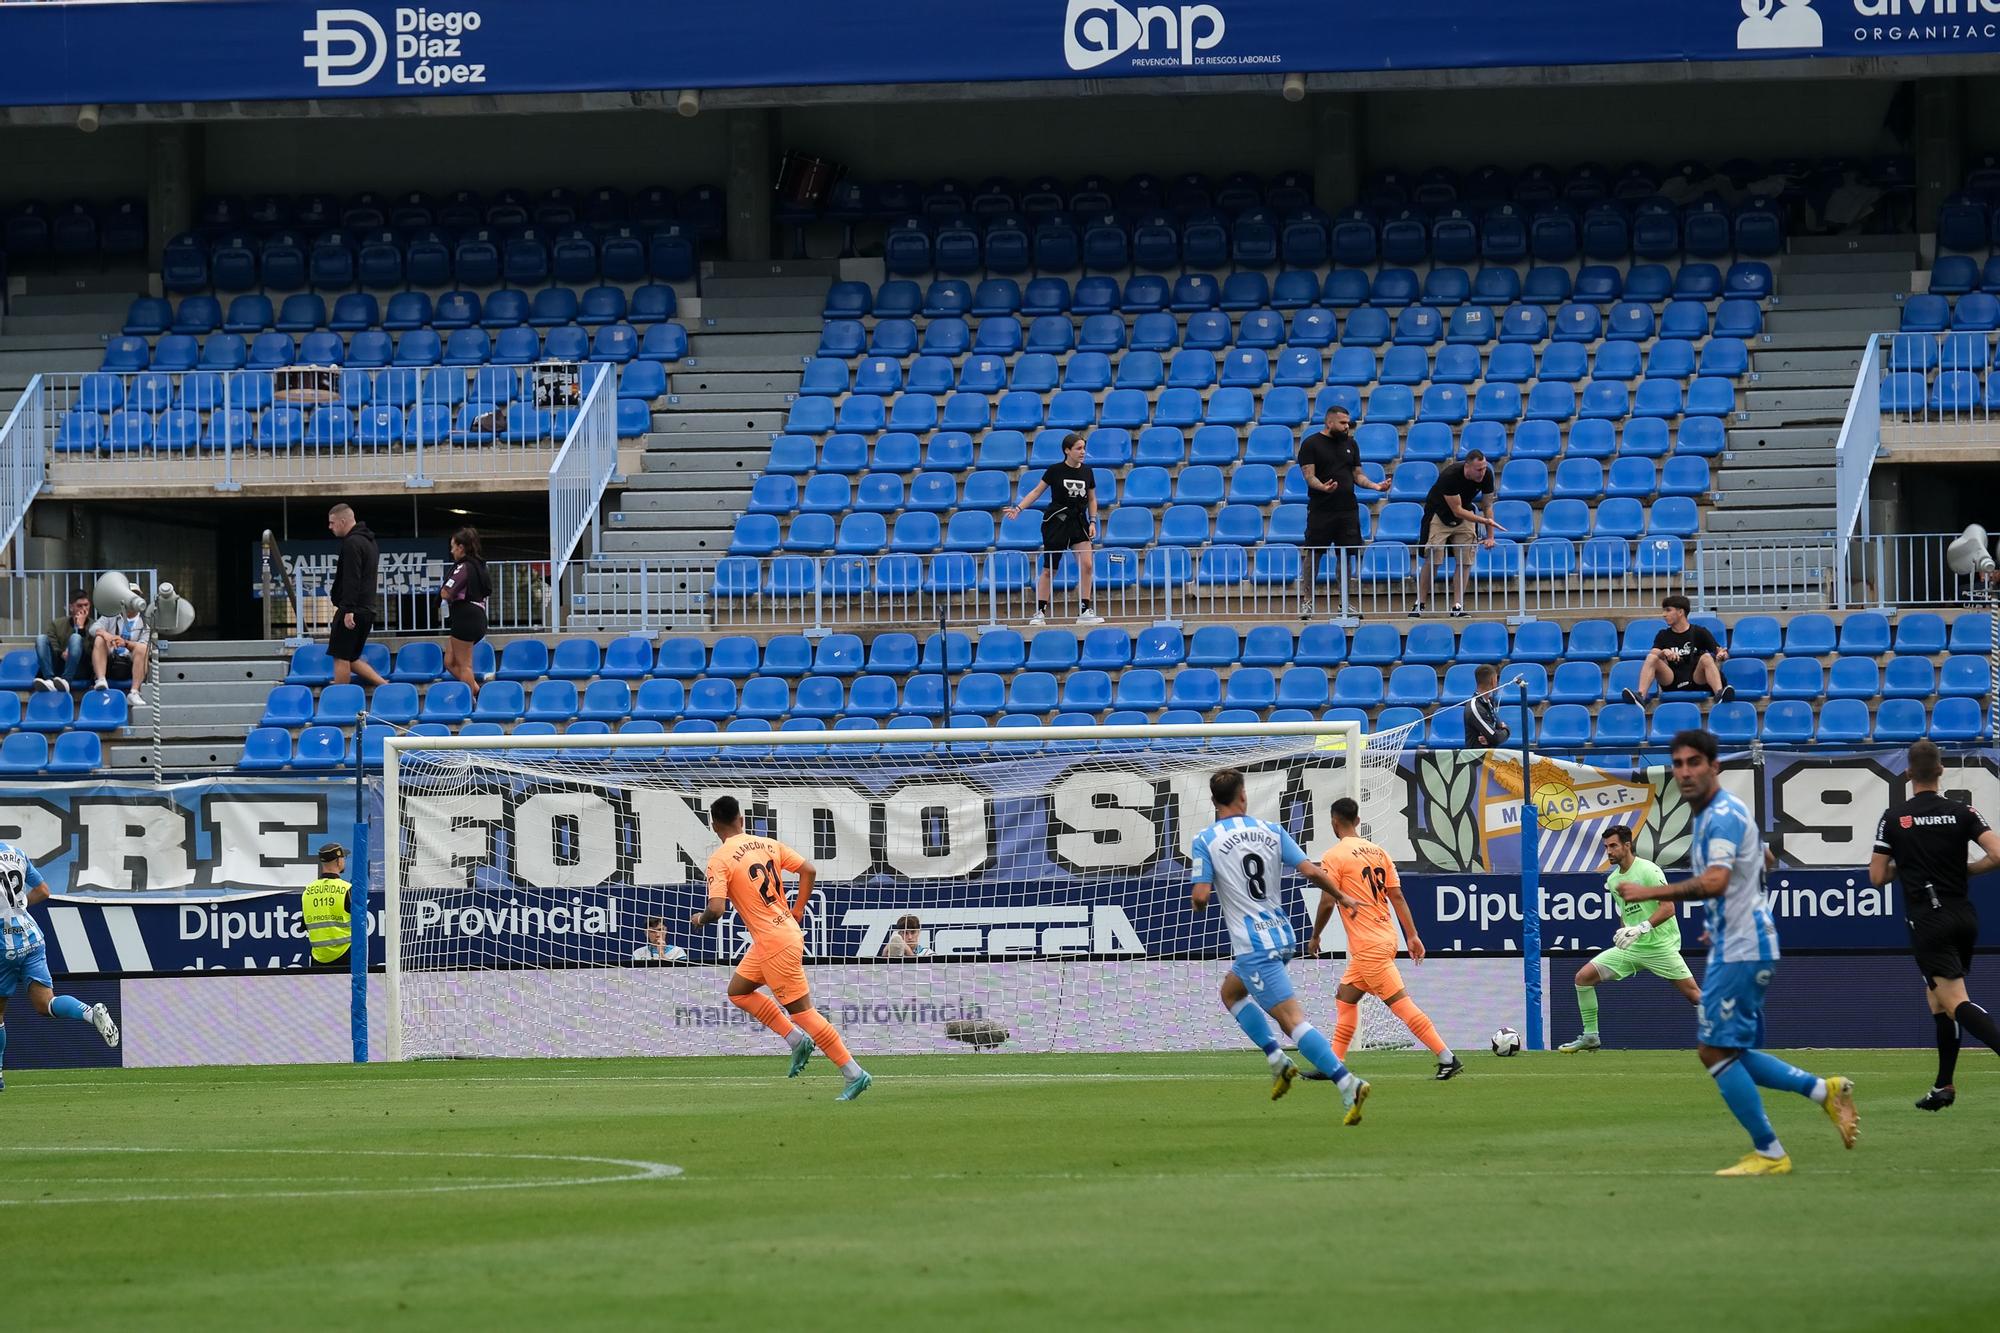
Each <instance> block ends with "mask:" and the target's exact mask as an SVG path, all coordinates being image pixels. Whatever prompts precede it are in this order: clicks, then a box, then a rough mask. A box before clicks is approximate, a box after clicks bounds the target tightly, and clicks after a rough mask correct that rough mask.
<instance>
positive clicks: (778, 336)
mask: <svg viewBox="0 0 2000 1333" xmlns="http://www.w3.org/2000/svg"><path fill="white" fill-rule="evenodd" d="M819 328H820V324H819V320H817V319H814V320H812V321H810V322H809V325H808V327H806V328H802V329H790V328H785V329H773V328H760V329H731V330H724V329H691V330H689V333H688V355H687V359H686V360H684V361H682V362H681V363H680V364H679V365H678V366H676V367H675V369H676V370H689V369H706V368H707V366H708V358H709V357H711V356H720V357H731V358H735V357H745V356H755V357H767V358H768V357H779V356H791V357H798V358H801V362H800V364H802V365H803V364H804V360H805V359H810V358H811V357H812V355H813V353H815V352H817V351H818V350H819Z"/></svg>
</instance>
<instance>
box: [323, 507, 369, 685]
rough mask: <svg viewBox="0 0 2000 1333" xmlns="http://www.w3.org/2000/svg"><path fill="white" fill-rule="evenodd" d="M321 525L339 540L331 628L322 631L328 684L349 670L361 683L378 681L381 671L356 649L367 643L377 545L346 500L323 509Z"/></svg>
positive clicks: (338, 680) (344, 679)
mask: <svg viewBox="0 0 2000 1333" xmlns="http://www.w3.org/2000/svg"><path fill="white" fill-rule="evenodd" d="M326 526H327V529H328V530H329V531H330V532H332V533H333V535H334V539H335V540H337V541H338V542H339V543H340V559H339V561H338V562H337V563H336V564H335V565H334V567H333V593H332V599H333V628H332V630H330V631H329V632H328V634H327V636H326V652H327V656H329V657H331V658H332V659H333V680H334V684H336V685H345V684H346V683H347V680H348V677H349V675H350V674H351V675H355V676H359V677H361V680H362V683H363V684H365V685H368V686H371V687H372V686H376V685H380V684H381V683H382V676H381V674H380V673H379V672H377V671H376V670H375V668H374V667H372V666H369V665H368V664H367V663H366V662H364V661H362V660H361V650H362V649H363V648H366V647H367V646H368V632H369V631H370V630H372V629H374V628H375V612H376V609H377V606H378V600H377V594H376V588H375V585H376V582H377V579H378V577H379V574H378V571H379V569H380V567H381V563H382V554H381V548H379V547H378V546H376V544H375V534H374V533H373V532H370V531H369V530H368V525H367V524H366V523H363V522H362V521H361V520H359V519H357V518H356V517H355V516H354V510H353V509H351V508H349V507H348V506H347V505H344V504H337V505H335V506H334V507H333V508H331V509H329V510H327V512H326Z"/></svg>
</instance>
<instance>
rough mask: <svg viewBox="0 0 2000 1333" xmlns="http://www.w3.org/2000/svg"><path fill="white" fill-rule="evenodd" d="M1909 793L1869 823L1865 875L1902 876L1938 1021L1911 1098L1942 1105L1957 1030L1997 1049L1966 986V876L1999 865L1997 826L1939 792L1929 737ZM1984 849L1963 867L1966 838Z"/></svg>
mask: <svg viewBox="0 0 2000 1333" xmlns="http://www.w3.org/2000/svg"><path fill="white" fill-rule="evenodd" d="M1905 775H1906V776H1907V777H1908V779H1909V784H1910V795H1909V799H1907V800H1905V801H1903V802H1901V803H1899V804H1897V805H1892V806H1890V807H1889V809H1888V812H1887V813H1885V814H1884V815H1883V816H1882V822H1881V823H1880V824H1878V825H1876V826H1875V855H1874V857H1873V859H1871V860H1870V861H1869V863H1868V878H1869V880H1870V881H1871V882H1872V883H1874V884H1875V885H1876V886H1877V887H1878V888H1879V887H1883V886H1885V885H1887V884H1888V883H1889V881H1890V880H1892V879H1900V880H1901V881H1902V882H1903V915H1904V917H1905V918H1906V919H1907V920H1908V921H1909V923H1910V947H1911V949H1912V950H1913V951H1914V952H1915V953H1916V955H1917V967H1918V970H1920V971H1921V972H1922V973H1923V974H1924V984H1925V986H1927V987H1928V988H1929V991H1928V998H1929V1000H1930V1006H1931V1021H1932V1022H1934V1023H1935V1024H1936V1025H1937V1048H1938V1075H1937V1083H1936V1085H1935V1086H1934V1087H1932V1088H1931V1090H1930V1091H1929V1092H1927V1093H1925V1094H1924V1096H1923V1097H1922V1098H1921V1099H1919V1100H1918V1102H1917V1109H1918V1110H1920V1111H1942V1110H1943V1109H1944V1108H1945V1107H1947V1106H1950V1105H1951V1104H1952V1102H1953V1101H1955V1100H1957V1096H1958V1094H1957V1092H1956V1090H1955V1089H1954V1088H1953V1087H1952V1083H1951V1080H1952V1073H1953V1071H1954V1070H1955V1069H1956V1067H1957V1065H1958V1044H1959V1033H1960V1031H1961V1030H1963V1031H1966V1032H1970V1033H1971V1034H1972V1035H1973V1036H1975V1037H1977V1038H1979V1040H1981V1041H1983V1042H1985V1043H1986V1044H1987V1045H1988V1046H1991V1047H1992V1048H1993V1049H1994V1050H1995V1051H2000V1026H1996V1025H1995V1024H1994V1022H1993V1016H1992V1015H1991V1014H1989V1013H1987V1012H1986V1011H1985V1010H1984V1009H1981V1008H1980V1007H1979V1006H1978V1005H1976V1004H1974V1003H1973V1002H1972V1001H1971V999H1970V998H1968V997H1967V995H1966V993H1965V974H1966V973H1967V972H1969V971H1971V970H1972V950H1973V946H1974V945H1975V944H1977V943H1978V940H1979V911H1978V909H1977V908H1975V907H1974V906H1973V905H1972V898H1971V896H1970V895H1969V893H1968V892H1967V881H1969V880H1970V879H1971V878H1972V877H1973V876H1975V875H1983V874H1985V873H1986V872H1987V871H1989V870H1993V869H1996V868H2000V833H1995V832H1994V831H1993V830H1992V829H1991V828H1989V827H1987V824H1986V821H1985V820H1984V819H1982V818H1980V816H1979V812H1978V811H1976V810H1974V809H1973V808H1972V807H1971V806H1969V805H1967V804H1966V803H1965V802H1963V801H1954V800H1952V799H1951V798H1950V797H1949V796H1945V795H1943V794H1941V793H1940V792H1939V791H1938V784H1939V783H1941V782H1942V781H1943V780H1944V759H1943V756H1941V755H1940V754H1939V753H1938V747H1937V746H1936V745H1935V744H1934V743H1932V742H1931V741H1918V742H1917V743H1916V744H1915V745H1912V746H1911V747H1910V753H1909V767H1908V768H1907V770H1906V771H1905ZM1969 842H1975V843H1978V844H1979V849H1980V850H1981V851H1983V852H1985V853H1986V855H1985V857H1984V858H1983V859H1981V860H1980V861H1978V862H1977V863H1975V864H1973V865H1970V866H1968V865H1967V864H1966V858H1965V845H1966V844H1967V843H1969Z"/></svg>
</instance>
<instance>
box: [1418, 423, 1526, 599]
mask: <svg viewBox="0 0 2000 1333" xmlns="http://www.w3.org/2000/svg"><path fill="white" fill-rule="evenodd" d="M1498 489H1499V487H1498V486H1496V485H1495V484H1494V481H1493V469H1492V468H1491V467H1489V466H1487V463H1486V455H1485V454H1483V453H1481V452H1480V451H1479V450H1477V449H1473V450H1470V451H1469V452H1467V454H1466V455H1465V457H1464V458H1462V459H1460V460H1459V461H1458V462H1456V463H1447V464H1445V465H1444V468H1443V469H1442V470H1441V471H1439V473H1438V479H1437V481H1436V482H1435V483H1434V484H1433V485H1432V486H1431V489H1430V493H1429V494H1428V495H1426V496H1424V529H1423V550H1422V551H1421V552H1420V553H1419V554H1418V556H1417V600H1416V601H1415V602H1414V603H1413V604H1412V605H1411V607H1410V614H1411V615H1413V616H1420V615H1422V614H1423V613H1424V595H1425V591H1426V590H1427V589H1428V588H1429V586H1430V566H1431V562H1432V561H1433V560H1436V561H1440V562H1442V561H1443V560H1444V558H1445V557H1446V556H1451V557H1452V562H1453V563H1454V564H1455V565H1456V566H1457V568H1456V569H1454V570H1453V571H1452V576H1451V613H1452V614H1453V615H1454V616H1462V615H1464V614H1465V579H1466V576H1467V575H1468V574H1470V573H1471V572H1472V551H1473V547H1474V546H1475V545H1479V546H1484V547H1486V548H1487V549H1488V550H1491V549H1492V547H1493V534H1494V533H1496V532H1505V531H1506V530H1507V529H1505V528H1503V527H1501V526H1500V525H1499V524H1498V523H1496V522H1494V520H1493V493H1494V491H1496V490H1498ZM1475 504H1477V505H1478V506H1479V508H1478V510H1476V511H1475V510H1474V509H1473V508H1472V506H1473V505H1475ZM1482 527H1483V528H1485V529H1486V533H1485V534H1484V535H1483V536H1482V535H1481V534H1480V532H1479V529H1480V528H1482Z"/></svg>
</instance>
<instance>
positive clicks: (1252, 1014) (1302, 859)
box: [1189, 768, 1368, 1125]
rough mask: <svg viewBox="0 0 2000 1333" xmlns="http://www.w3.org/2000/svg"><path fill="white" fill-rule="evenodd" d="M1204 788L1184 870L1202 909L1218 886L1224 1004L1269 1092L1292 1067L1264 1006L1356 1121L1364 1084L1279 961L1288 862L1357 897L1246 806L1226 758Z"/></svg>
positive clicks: (1289, 949)
mask: <svg viewBox="0 0 2000 1333" xmlns="http://www.w3.org/2000/svg"><path fill="white" fill-rule="evenodd" d="M1208 794H1209V799H1210V800H1212V801H1214V802H1215V823H1213V824H1211V825H1209V826H1208V827H1207V828H1205V829H1203V830H1202V831H1201V832H1200V833H1197V834H1196V835H1195V838H1194V845H1193V847H1192V849H1191V850H1190V853H1189V854H1190V856H1191V858H1192V860H1193V867H1192V869H1191V870H1190V872H1189V873H1190V875H1191V876H1192V878H1193V880H1194V895H1193V901H1194V908H1195V910H1196V911H1197V912H1199V911H1202V910H1204V909H1206V908H1207V906H1208V900H1209V897H1210V895H1211V893H1212V892H1213V893H1218V894H1219V895H1220V897H1221V899H1222V914H1223V917H1224V918H1225V919H1226V920H1227V921H1228V923H1229V942H1230V945H1231V948H1232V949H1233V951H1234V953H1235V955H1236V961H1235V963H1234V964H1233V965H1232V966H1231V968H1230V970H1229V975H1228V976H1226V977H1224V978H1223V979H1222V1004H1223V1007H1224V1008H1226V1009H1227V1010H1229V1014H1230V1017H1232V1018H1234V1019H1235V1020H1236V1025H1237V1026H1238V1027H1240V1028H1242V1029H1243V1035H1244V1036H1246V1037H1248V1038H1250V1040H1251V1041H1252V1042H1254V1043H1256V1045H1257V1047H1258V1048H1259V1049H1260V1050H1262V1051H1263V1052H1264V1058H1265V1059H1266V1060H1267V1061H1269V1062H1270V1065H1271V1078H1272V1082H1271V1099H1272V1100H1273V1101H1276V1100H1277V1099H1278V1098H1280V1097H1282V1096H1284V1095H1285V1094H1286V1093H1287V1092H1289V1091H1290V1090H1291V1084H1292V1080H1293V1079H1295V1078H1297V1077H1298V1073H1299V1071H1298V1066H1296V1065H1294V1064H1293V1063H1292V1061H1291V1058H1290V1057H1289V1056H1287V1055H1286V1054H1285V1052H1284V1051H1283V1049H1282V1048H1280V1047H1279V1045H1278V1040H1277V1038H1276V1036H1274V1035H1273V1034H1272V1032H1271V1025H1270V1024H1269V1023H1268V1022H1266V1021H1265V1019H1264V1015H1265V1014H1266V1013H1268V1014H1270V1016H1271V1017H1272V1018H1275V1019H1277V1020H1278V1022H1279V1024H1280V1025H1281V1026H1282V1027H1283V1028H1284V1030H1285V1032H1286V1034H1287V1035H1288V1036H1290V1037H1291V1039H1292V1044H1293V1045H1294V1046H1296V1047H1298V1049H1299V1053H1300V1054H1301V1055H1303V1056H1305V1057H1306V1059H1308V1060H1310V1061H1311V1062H1312V1063H1313V1066H1314V1068H1316V1069H1317V1070H1318V1071H1319V1072H1320V1073H1321V1074H1322V1075H1324V1076H1325V1077H1326V1078H1328V1079H1330V1080H1332V1081H1333V1083H1334V1085H1335V1086H1336V1087H1338V1088H1339V1089H1340V1100H1341V1102H1342V1104H1343V1105H1344V1106H1345V1107H1346V1108H1347V1110H1346V1115H1345V1117H1344V1119H1343V1123H1345V1124H1349V1125H1358V1124H1360V1123H1361V1103H1362V1102H1364V1101H1366V1100H1367V1099H1368V1084H1367V1083H1366V1082H1364V1081H1363V1080H1362V1079H1360V1078H1357V1077H1356V1076H1355V1075H1354V1074H1353V1072H1352V1071H1350V1070H1349V1069H1348V1068H1347V1066H1346V1065H1344V1064H1342V1063H1341V1062H1340V1057H1339V1056H1337V1055H1335V1054H1334V1053H1333V1043H1332V1042H1330V1041H1328V1040H1327V1039H1326V1034H1324V1033H1322V1032H1320V1031H1319V1030H1318V1029H1317V1028H1315V1027H1314V1026H1313V1025H1312V1024H1311V1023H1309V1022H1307V1021H1306V1016H1305V1007H1304V1006H1303V1005H1301V1004H1300V1003H1299V1002H1298V999H1297V998H1296V997H1295V996H1294V995H1293V993H1292V978H1291V974H1290V973H1289V972H1287V971H1286V970H1285V964H1286V962H1287V961H1288V960H1289V959H1290V958H1291V956H1292V953H1293V951H1294V950H1296V949H1297V948H1298V933H1297V931H1296V930H1295V929H1294V927H1293V925H1292V918H1291V912H1290V910H1289V909H1288V907H1287V905H1286V902H1285V871H1287V870H1297V871H1298V872H1299V873H1300V874H1301V875H1303V876H1305V877H1306V878H1307V879H1309V880H1311V881H1312V882H1313V883H1314V884H1316V885H1318V886H1319V888H1320V889H1321V891H1322V892H1325V893H1330V894H1333V895H1334V896H1335V897H1337V898H1339V899H1340V900H1341V901H1342V902H1343V903H1346V904H1348V905H1350V906H1356V907H1358V906H1359V904H1356V903H1354V901H1353V900H1352V899H1351V898H1349V897H1348V896H1347V895H1346V894H1344V893H1342V892H1341V891H1340V890H1339V889H1338V888H1337V887H1335V885H1334V883H1333V878H1332V876H1330V875H1328V874H1327V873H1326V871H1324V870H1322V869H1321V868H1320V867H1319V866H1317V865H1315V864H1314V863H1313V862H1312V861H1311V860H1309V859H1307V857H1306V854H1305V851H1304V850H1303V849H1302V848H1300V846H1299V845H1298V843H1296V842H1294V841H1292V836H1291V834H1289V833H1287V832H1285V831H1284V830H1283V829H1281V828H1279V827H1278V826H1277V825H1275V824H1267V823H1265V822H1264V821H1263V820H1261V819H1252V818H1250V817H1249V816H1248V815H1247V814H1246V813H1245V811H1246V809H1247V808H1248V804H1249V802H1248V798H1247V797H1246V796H1245V794H1244V788H1243V775H1242V774H1241V773H1239V772H1237V771H1236V770H1235V769H1233V768H1225V769H1223V770H1222V771H1220V772H1218V773H1216V774H1215V775H1214V776H1213V777H1211V778H1210V779H1209V780H1208Z"/></svg>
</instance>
